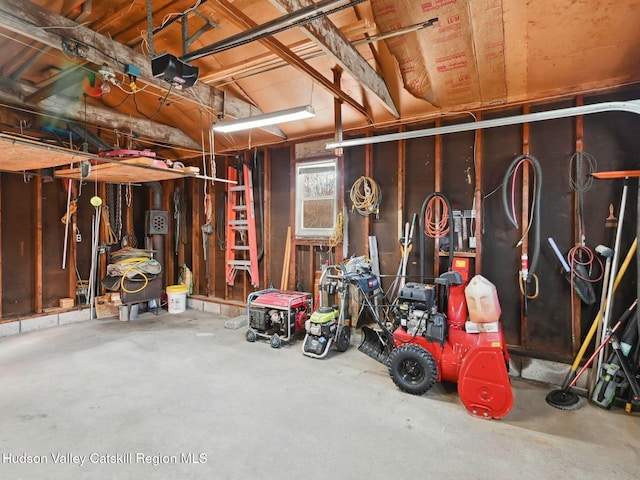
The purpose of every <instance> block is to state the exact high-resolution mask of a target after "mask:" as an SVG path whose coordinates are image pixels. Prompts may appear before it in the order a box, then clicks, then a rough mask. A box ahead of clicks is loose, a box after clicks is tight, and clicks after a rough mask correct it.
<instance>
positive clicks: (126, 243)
mask: <svg viewBox="0 0 640 480" xmlns="http://www.w3.org/2000/svg"><path fill="white" fill-rule="evenodd" d="M125 203H126V205H127V225H126V227H127V233H126V234H125V235H123V236H122V239H121V240H120V244H121V245H122V246H123V247H133V248H135V247H137V246H138V240H137V239H136V234H135V229H134V227H133V223H134V220H133V187H132V185H131V184H130V183H127V187H126V190H125Z"/></svg>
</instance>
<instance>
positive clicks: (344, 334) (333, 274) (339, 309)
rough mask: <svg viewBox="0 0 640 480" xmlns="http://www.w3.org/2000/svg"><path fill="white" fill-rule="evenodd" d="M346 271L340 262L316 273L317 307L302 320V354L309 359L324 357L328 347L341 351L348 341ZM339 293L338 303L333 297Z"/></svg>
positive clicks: (344, 348)
mask: <svg viewBox="0 0 640 480" xmlns="http://www.w3.org/2000/svg"><path fill="white" fill-rule="evenodd" d="M348 288H349V284H348V280H347V273H346V272H345V270H344V268H343V267H342V266H341V265H328V266H326V267H325V269H324V270H323V272H322V275H321V276H320V286H319V290H320V298H321V300H320V302H319V303H320V307H318V309H317V310H316V311H315V312H313V313H312V314H311V317H310V318H309V319H308V320H307V321H306V322H305V330H306V334H305V337H304V342H303V343H302V353H303V354H304V355H306V356H308V357H312V358H324V357H326V356H327V355H328V353H329V351H330V350H331V347H332V346H333V345H335V347H336V350H337V351H339V352H345V351H346V350H347V349H348V348H349V344H350V343H351V327H350V326H349V325H347V321H346V311H347V309H348V301H347V296H348V295H347V294H348ZM336 293H337V294H338V295H339V298H340V304H339V305H334V304H333V301H332V300H333V299H334V297H335V295H336Z"/></svg>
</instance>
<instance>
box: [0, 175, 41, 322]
mask: <svg viewBox="0 0 640 480" xmlns="http://www.w3.org/2000/svg"><path fill="white" fill-rule="evenodd" d="M0 181H1V186H2V198H1V201H2V219H1V220H2V315H3V316H11V315H19V314H24V313H29V312H32V311H33V310H34V308H35V246H36V245H35V235H34V233H35V229H34V224H35V205H36V204H35V196H36V195H35V182H37V181H39V180H38V179H31V180H30V181H28V182H25V181H24V178H23V176H22V175H15V174H4V173H3V174H2V178H1V179H0Z"/></svg>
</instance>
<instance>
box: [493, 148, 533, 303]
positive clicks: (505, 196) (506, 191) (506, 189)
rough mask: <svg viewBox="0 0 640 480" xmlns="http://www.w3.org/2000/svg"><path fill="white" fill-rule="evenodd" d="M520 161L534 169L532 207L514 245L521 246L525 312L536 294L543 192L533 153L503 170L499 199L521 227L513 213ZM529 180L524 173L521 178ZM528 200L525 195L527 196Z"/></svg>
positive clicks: (520, 276)
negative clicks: (531, 232)
mask: <svg viewBox="0 0 640 480" xmlns="http://www.w3.org/2000/svg"><path fill="white" fill-rule="evenodd" d="M523 165H529V166H530V167H531V168H532V170H533V193H532V198H531V209H530V213H529V215H528V217H529V218H528V222H527V224H526V225H523V226H522V231H523V233H522V236H521V237H520V240H518V243H517V244H516V247H521V255H520V265H521V267H520V274H519V276H518V283H519V285H520V293H522V297H523V299H524V311H525V315H526V314H527V302H528V301H529V300H533V299H535V298H537V297H538V294H539V288H538V277H537V276H536V274H535V272H536V268H537V266H538V258H539V256H540V200H541V193H542V167H541V166H540V162H539V161H538V159H537V158H535V157H534V156H533V155H529V154H525V155H520V156H518V157H516V158H515V159H514V160H513V161H512V162H511V164H509V167H508V168H507V171H506V172H505V174H504V179H503V182H502V203H503V206H504V211H505V213H506V215H507V219H508V220H509V222H510V223H511V225H513V226H514V227H515V228H520V226H519V224H518V220H517V216H516V197H517V195H516V179H517V175H518V170H519V169H520V168H521V167H522V166H523ZM526 181H527V182H528V179H526V178H525V177H524V176H523V182H526ZM527 200H528V199H527ZM532 225H533V236H534V242H533V245H534V248H533V254H532V255H531V262H529V241H528V235H529V232H530V230H531V226H532Z"/></svg>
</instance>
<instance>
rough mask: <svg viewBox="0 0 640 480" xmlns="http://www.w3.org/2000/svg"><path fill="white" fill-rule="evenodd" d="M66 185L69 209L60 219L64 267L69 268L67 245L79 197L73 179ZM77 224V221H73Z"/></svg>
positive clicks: (67, 181)
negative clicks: (62, 230) (62, 232)
mask: <svg viewBox="0 0 640 480" xmlns="http://www.w3.org/2000/svg"><path fill="white" fill-rule="evenodd" d="M64 182H65V183H64V186H65V188H66V190H67V210H66V213H65V214H64V216H63V217H62V218H61V219H60V221H61V222H62V223H64V246H63V250H62V269H63V270H64V269H65V268H67V247H68V244H69V222H71V221H72V217H73V215H74V214H75V212H76V210H77V209H78V199H77V198H76V195H75V184H74V182H73V180H71V179H69V180H65V181H64ZM73 225H74V226H75V221H74V222H73Z"/></svg>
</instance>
